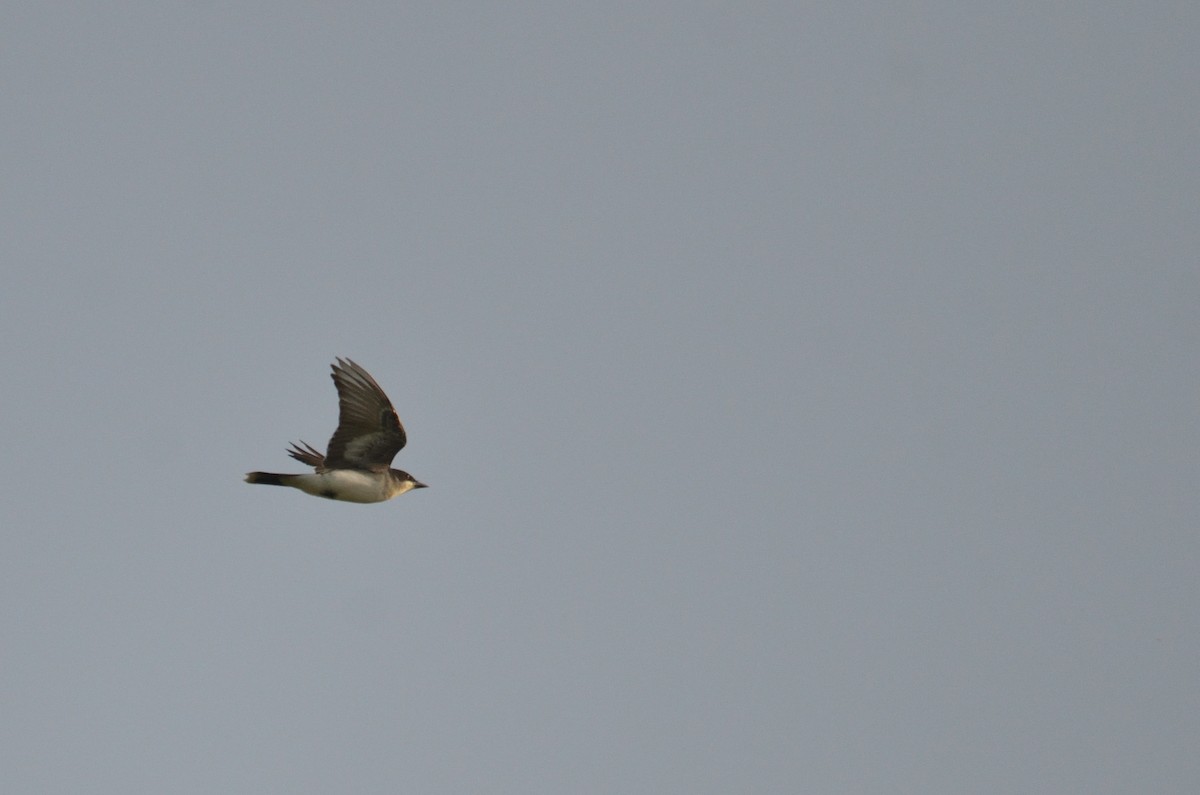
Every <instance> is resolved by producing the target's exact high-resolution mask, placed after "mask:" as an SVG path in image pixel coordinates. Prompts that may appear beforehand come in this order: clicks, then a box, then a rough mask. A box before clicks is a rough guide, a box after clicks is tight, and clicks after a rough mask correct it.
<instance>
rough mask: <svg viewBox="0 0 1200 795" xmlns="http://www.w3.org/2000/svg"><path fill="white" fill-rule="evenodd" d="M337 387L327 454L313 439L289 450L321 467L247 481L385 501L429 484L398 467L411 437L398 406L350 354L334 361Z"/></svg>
mask: <svg viewBox="0 0 1200 795" xmlns="http://www.w3.org/2000/svg"><path fill="white" fill-rule="evenodd" d="M332 369H333V374H332V375H331V378H333V383H334V386H336V387H337V393H338V426H337V430H336V431H334V432H333V437H332V438H331V439H330V440H329V446H328V447H327V448H326V449H325V455H321V454H320V453H319V452H317V451H316V450H315V449H313V446H312V445H310V444H309V443H308V442H305V441H303V440H301V442H300V445H304V446H303V447H301V446H300V445H298V444H296V443H295V442H293V443H292V446H291V449H289V450H288V455H290V456H291V457H292V458H294V459H296V460H297V461H299V462H300V463H302V464H308V465H309V466H310V467H312V468H313V469H315V470H316V471H315V472H313V473H312V474H307V473H306V474H303V475H277V474H275V473H273V472H247V473H246V482H247V483H264V484H266V485H268V486H291V487H292V488H294V489H300V491H303V492H304V493H305V494H312V495H314V496H316V497H325V498H327V499H330V500H344V501H346V502H383V501H384V500H390V499H391V498H392V497H396V496H399V495H401V494H403V493H404V492H406V491H412V490H413V489H423V488H425V484H424V483H421V482H419V481H418V480H417V479H416V478H414V477H413V476H412V475H410V474H408V473H407V472H403V471H401V470H399V469H392V468H391V465H392V459H393V458H395V457H396V453H398V452H400V450H401V448H403V447H404V443H405V441H406V439H407V437H406V436H405V434H404V426H403V425H401V424H400V418H399V417H398V416H396V410H395V409H394V408H392V402H391V401H390V400H388V397H387V395H385V394H384V393H383V390H382V389H380V388H379V384H377V383H375V379H374V378H372V377H371V375H370V373H368V372H367V371H366V370H364V369H362V368H361V367H359V366H358V365H357V364H355V363H354V362H353V361H351V360H350V359H341V358H339V359H338V360H337V361H336V362H335V363H334V364H333V365H332Z"/></svg>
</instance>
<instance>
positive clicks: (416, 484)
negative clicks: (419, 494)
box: [413, 481, 429, 489]
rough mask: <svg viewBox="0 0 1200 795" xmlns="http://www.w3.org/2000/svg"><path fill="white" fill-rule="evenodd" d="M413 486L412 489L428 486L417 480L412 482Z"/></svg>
mask: <svg viewBox="0 0 1200 795" xmlns="http://www.w3.org/2000/svg"><path fill="white" fill-rule="evenodd" d="M413 488H414V489H427V488H429V487H428V486H426V485H425V484H424V483H421V482H420V481H417V482H415V483H413Z"/></svg>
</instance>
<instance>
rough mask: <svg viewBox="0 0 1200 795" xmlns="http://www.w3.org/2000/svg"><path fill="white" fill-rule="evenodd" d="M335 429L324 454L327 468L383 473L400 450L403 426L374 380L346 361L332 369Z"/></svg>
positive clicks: (339, 360) (341, 361)
mask: <svg viewBox="0 0 1200 795" xmlns="http://www.w3.org/2000/svg"><path fill="white" fill-rule="evenodd" d="M332 378H333V383H334V385H335V386H336V387H337V391H338V427H337V430H336V431H334V432H333V438H331V439H330V440H329V447H328V449H327V450H326V451H325V466H326V467H327V468H329V467H332V468H337V467H350V468H355V469H370V470H377V471H378V470H384V469H387V468H388V466H389V465H390V464H391V463H392V459H393V458H395V457H396V453H398V452H400V448H402V447H404V442H405V441H406V437H405V435H404V426H403V425H401V424H400V418H399V417H397V416H396V410H395V409H394V408H392V402H391V401H390V400H388V397H387V395H385V394H383V390H382V389H380V388H379V384H377V383H375V379H374V378H372V377H371V375H370V374H369V373H368V372H367V371H366V370H364V369H362V368H361V367H359V366H358V365H357V364H355V363H354V362H352V361H351V360H349V359H338V360H337V363H336V364H334V365H333V375H332Z"/></svg>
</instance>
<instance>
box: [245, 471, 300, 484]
mask: <svg viewBox="0 0 1200 795" xmlns="http://www.w3.org/2000/svg"><path fill="white" fill-rule="evenodd" d="M292 477H294V475H276V474H275V473H274V472H247V473H246V482H247V483H263V484H265V485H267V486H287V485H289V484H288V480H290V479H291V478H292Z"/></svg>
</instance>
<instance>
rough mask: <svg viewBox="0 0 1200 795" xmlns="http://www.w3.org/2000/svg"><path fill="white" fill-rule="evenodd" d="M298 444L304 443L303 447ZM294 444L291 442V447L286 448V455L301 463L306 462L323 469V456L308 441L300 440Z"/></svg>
mask: <svg viewBox="0 0 1200 795" xmlns="http://www.w3.org/2000/svg"><path fill="white" fill-rule="evenodd" d="M300 444H302V445H304V446H303V447H301V446H300ZM300 444H296V443H295V442H292V447H291V449H290V450H288V451H287V452H288V455H290V456H291V457H292V458H294V459H296V460H297V461H299V462H300V463H301V464H308V465H309V466H310V467H313V468H315V469H323V468H324V467H325V456H323V455H321V454H320V453H319V452H318V451H317V450H315V449H314V448H313V446H312V445H311V444H309V443H308V442H304V441H302V442H300Z"/></svg>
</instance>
